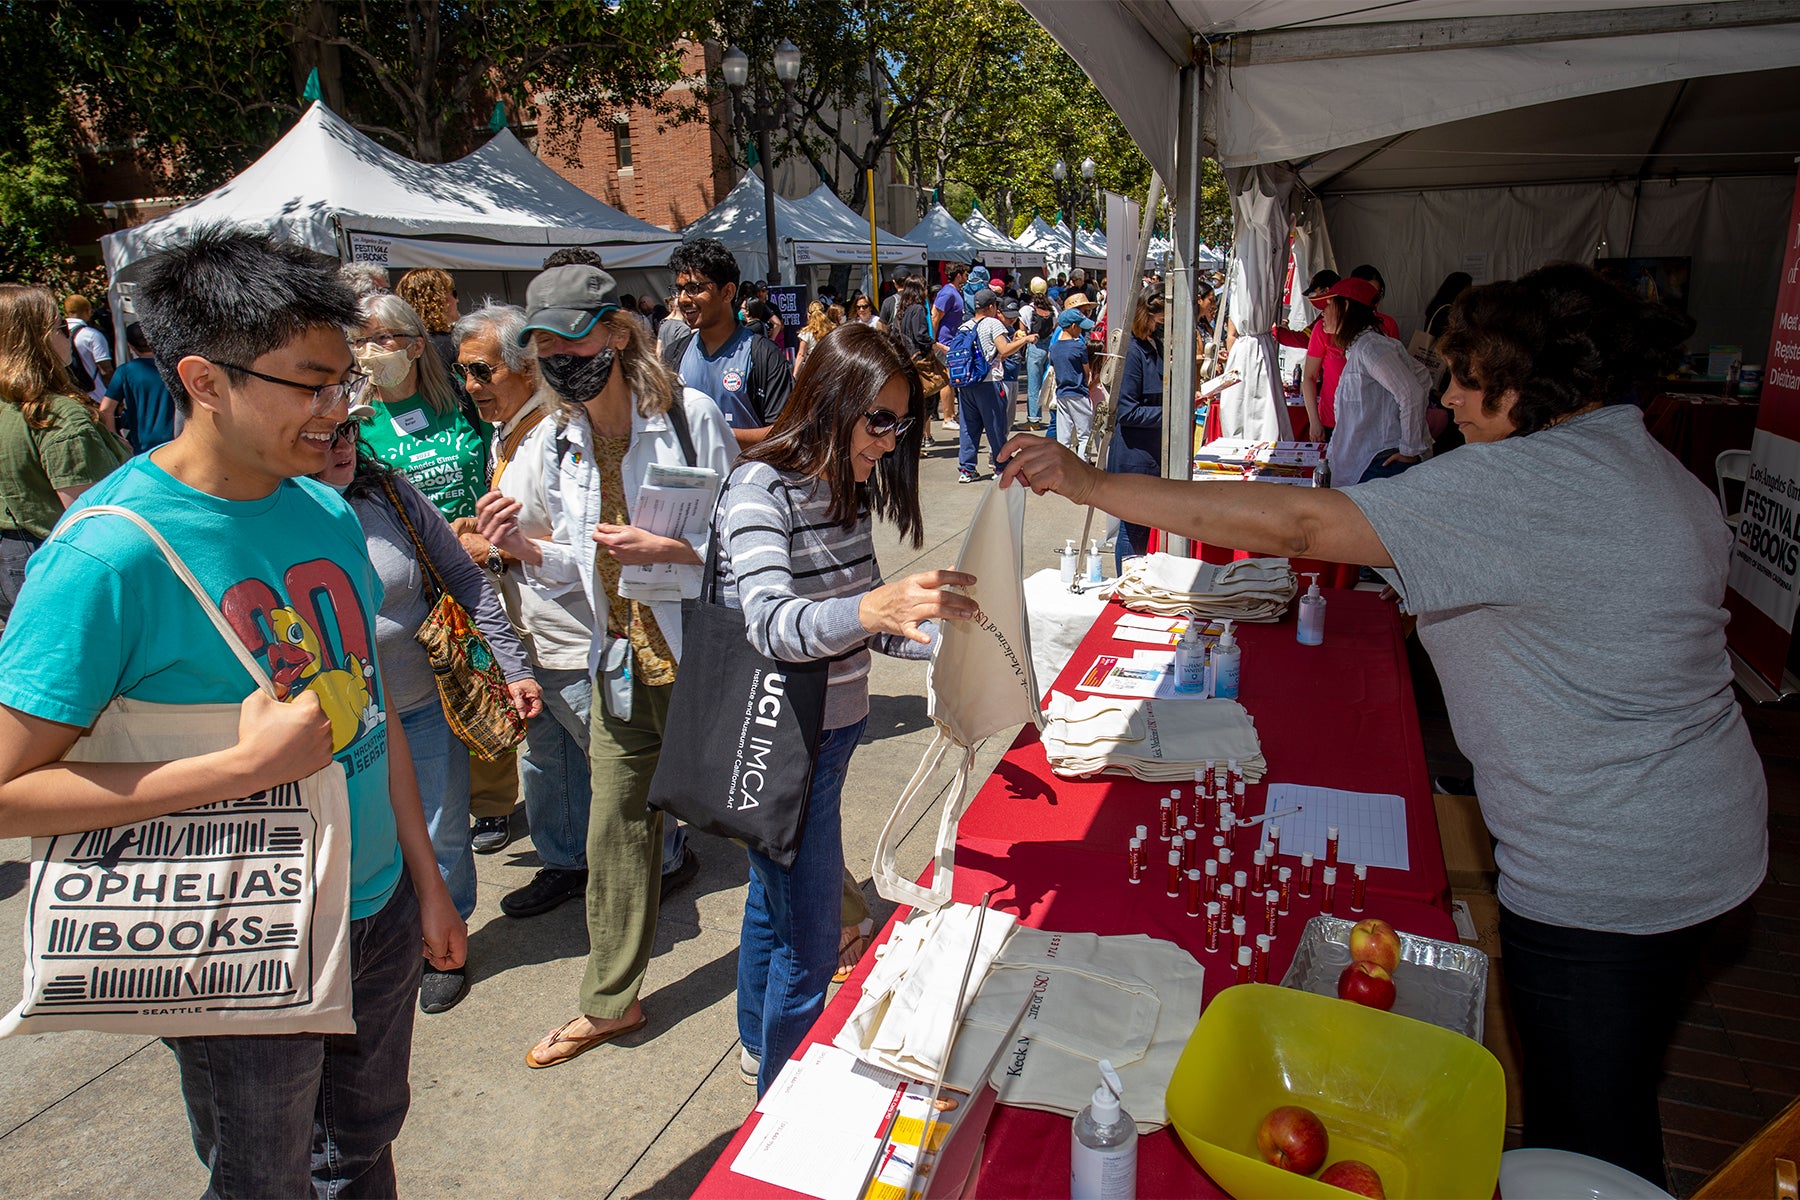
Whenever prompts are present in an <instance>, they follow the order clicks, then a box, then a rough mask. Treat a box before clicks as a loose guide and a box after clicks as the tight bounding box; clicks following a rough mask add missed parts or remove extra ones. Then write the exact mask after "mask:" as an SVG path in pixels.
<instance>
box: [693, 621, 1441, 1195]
mask: <svg viewBox="0 0 1800 1200" xmlns="http://www.w3.org/2000/svg"><path fill="white" fill-rule="evenodd" d="M1328 597H1329V605H1330V607H1329V608H1328V609H1327V614H1328V615H1327V619H1326V624H1325V644H1324V645H1323V646H1301V645H1299V644H1298V643H1297V642H1295V640H1294V625H1293V618H1292V617H1291V616H1290V617H1289V618H1288V619H1287V620H1285V621H1282V622H1281V623H1279V624H1277V625H1251V626H1246V627H1244V630H1243V635H1242V637H1241V638H1240V644H1241V645H1242V646H1243V653H1244V657H1243V664H1244V665H1243V683H1242V688H1241V695H1240V699H1241V701H1242V703H1243V704H1244V706H1245V708H1247V709H1248V710H1249V711H1250V713H1251V715H1252V716H1253V717H1254V718H1255V720H1256V725H1257V731H1258V733H1259V734H1260V735H1261V738H1262V743H1263V754H1264V757H1265V758H1266V759H1267V761H1268V762H1269V764H1270V774H1269V776H1268V778H1269V779H1271V780H1273V781H1276V782H1290V783H1308V784H1319V785H1328V786H1332V787H1341V788H1348V789H1352V790H1356V791H1379V792H1394V793H1397V794H1399V795H1401V796H1403V797H1404V798H1405V799H1406V808H1407V838H1408V843H1409V852H1410V857H1411V862H1412V866H1411V869H1410V870H1408V871H1404V872H1401V871H1389V870H1379V869H1378V870H1373V871H1371V872H1370V888H1369V899H1368V905H1367V912H1366V914H1362V915H1368V916H1379V917H1384V918H1386V919H1387V920H1389V921H1391V922H1392V923H1393V924H1394V925H1395V926H1396V927H1397V928H1399V929H1402V930H1405V931H1407V932H1409V933H1415V934H1419V935H1421V936H1425V937H1434V938H1441V939H1444V940H1446V941H1454V940H1455V939H1456V930H1455V925H1454V924H1453V922H1452V921H1451V919H1450V916H1449V907H1448V906H1449V883H1448V880H1447V878H1446V876H1445V872H1444V856H1443V849H1442V846H1441V844H1440V842H1439V840H1438V831H1437V819H1436V815H1435V810H1434V809H1433V806H1432V801H1431V794H1430V787H1429V784H1428V781H1427V778H1426V774H1425V761H1424V754H1423V750H1422V747H1421V743H1420V740H1419V728H1418V714H1417V709H1416V707H1415V705H1414V703H1413V696H1412V685H1411V682H1410V680H1409V677H1408V674H1407V667H1406V654H1405V649H1404V646H1403V643H1402V641H1401V636H1400V628H1399V623H1398V620H1397V618H1396V616H1395V614H1394V611H1393V607H1392V605H1388V604H1385V603H1383V602H1381V601H1379V600H1377V599H1376V598H1375V597H1374V596H1373V595H1371V594H1369V593H1360V592H1338V591H1332V592H1329V593H1328ZM1122 612H1123V610H1122V609H1121V608H1119V607H1118V606H1117V605H1113V606H1109V607H1108V608H1107V610H1106V611H1105V612H1104V613H1102V614H1101V616H1100V619H1099V620H1098V621H1096V622H1095V624H1094V628H1093V629H1092V630H1091V631H1090V632H1089V634H1088V636H1087V638H1086V639H1085V640H1084V641H1083V642H1082V644H1081V645H1080V647H1079V648H1077V650H1076V652H1075V655H1074V657H1073V658H1072V659H1071V660H1070V662H1069V665H1068V667H1067V668H1066V669H1065V670H1064V672H1063V674H1062V676H1061V677H1060V678H1059V679H1058V680H1057V685H1056V686H1057V688H1058V689H1059V690H1062V691H1065V692H1070V691H1072V689H1073V684H1074V682H1075V680H1077V679H1078V678H1079V677H1080V673H1081V672H1082V671H1085V670H1086V669H1087V667H1088V666H1089V665H1090V664H1091V663H1092V661H1093V659H1094V656H1095V655H1097V654H1100V653H1104V652H1106V651H1107V650H1108V649H1109V648H1110V649H1113V650H1119V649H1124V650H1126V651H1127V652H1128V651H1129V649H1130V648H1132V646H1133V644H1132V643H1126V642H1114V641H1113V639H1112V637H1111V634H1112V630H1113V627H1114V625H1115V623H1116V622H1117V619H1118V617H1119V616H1120V615H1121V614H1122ZM1075 694H1080V693H1075ZM1262 790H1263V789H1262V787H1260V786H1258V787H1253V788H1251V789H1249V792H1250V795H1251V796H1252V798H1253V802H1252V804H1251V805H1250V808H1251V810H1252V812H1255V811H1260V808H1261V799H1262V795H1261V793H1262ZM1167 791H1168V788H1167V787H1163V786H1159V785H1153V784H1147V783H1140V782H1139V781H1137V780H1135V779H1129V778H1116V777H1112V776H1106V777H1102V778H1100V779H1094V780H1067V779H1059V778H1057V777H1056V776H1054V775H1052V774H1051V773H1050V771H1049V768H1048V766H1047V764H1046V762H1045V759H1044V752H1043V749H1042V747H1041V746H1040V745H1039V744H1038V740H1037V731H1036V730H1035V729H1032V728H1027V729H1026V731H1025V732H1024V733H1022V734H1020V736H1019V738H1018V739H1017V740H1016V741H1015V742H1014V743H1013V746H1012V748H1011V749H1010V750H1008V751H1007V753H1006V755H1005V756H1004V757H1003V758H1002V759H1001V761H1000V764H999V766H998V767H997V768H996V770H995V771H994V774H993V775H991V776H990V777H989V778H988V781H987V783H986V784H985V785H984V786H983V787H982V789H981V791H980V792H979V793H978V794H977V795H976V797H975V799H974V801H972V802H971V804H970V806H969V810H968V812H967V813H966V814H965V815H964V817H963V820H962V824H961V826H960V830H959V833H958V837H957V854H956V882H955V888H954V893H955V897H956V899H958V900H961V901H966V902H970V903H973V902H976V901H979V900H980V899H981V896H982V894H983V893H985V892H986V891H988V890H989V889H990V888H991V889H994V891H995V894H994V899H993V902H992V903H993V907H994V908H996V909H998V910H1000V911H1004V912H1009V913H1012V914H1014V915H1015V916H1017V917H1018V919H1019V920H1020V921H1021V922H1023V923H1024V924H1026V925H1029V926H1032V927H1035V928H1041V929H1061V930H1070V931H1088V932H1095V933H1102V934H1125V933H1148V934H1150V935H1151V936H1153V937H1161V938H1167V939H1168V940H1170V941H1173V942H1175V943H1177V944H1178V945H1181V946H1183V947H1184V948H1186V949H1187V950H1189V951H1190V952H1192V953H1193V954H1194V956H1195V957H1196V958H1197V959H1199V961H1200V962H1201V963H1202V964H1204V966H1205V967H1206V986H1205V992H1206V995H1207V997H1208V998H1209V999H1210V998H1211V997H1212V996H1213V995H1214V994H1216V993H1217V992H1218V991H1219V989H1220V988H1222V987H1225V986H1228V985H1229V984H1230V983H1231V982H1232V980H1233V970H1232V967H1231V966H1230V965H1229V964H1228V963H1227V962H1226V961H1225V959H1226V955H1225V953H1224V947H1223V942H1221V950H1220V951H1219V952H1217V953H1208V952H1207V951H1206V949H1205V929H1204V919H1197V918H1192V917H1189V916H1187V914H1186V910H1185V906H1183V905H1182V904H1181V902H1179V901H1177V900H1171V899H1169V898H1168V897H1167V896H1166V895H1165V892H1164V888H1163V886H1162V884H1161V880H1162V876H1161V875H1160V874H1158V873H1157V872H1155V871H1154V870H1153V871H1152V872H1151V873H1150V876H1149V878H1146V879H1145V881H1144V882H1143V883H1142V884H1140V885H1138V886H1135V887H1134V886H1132V885H1131V884H1130V883H1129V882H1128V881H1127V878H1126V875H1127V870H1126V856H1125V842H1126V838H1127V837H1128V836H1129V835H1130V830H1131V828H1132V826H1134V825H1139V824H1147V825H1150V826H1151V827H1152V829H1153V830H1154V827H1155V824H1156V822H1155V815H1156V803H1157V798H1158V797H1159V796H1162V795H1164V794H1166V793H1167ZM1152 846H1153V847H1159V846H1161V843H1160V842H1154V841H1153V842H1152ZM1151 857H1152V858H1153V859H1154V857H1155V856H1154V855H1152V856H1151ZM1241 857H1242V858H1243V859H1244V860H1245V865H1246V868H1247V867H1248V856H1247V855H1244V856H1241ZM1284 857H1285V856H1284ZM1234 865H1235V864H1234ZM1165 869H1166V864H1165ZM1343 874H1344V875H1345V876H1346V877H1347V876H1348V872H1347V871H1345V872H1343ZM1318 904H1319V895H1318V891H1317V889H1316V888H1315V890H1314V894H1313V898H1312V899H1311V900H1303V899H1301V898H1299V897H1298V896H1295V897H1294V898H1293V903H1292V911H1291V912H1290V913H1289V915H1287V916H1285V917H1283V918H1281V922H1280V929H1279V932H1278V935H1277V940H1276V944H1275V950H1274V953H1273V955H1272V957H1271V963H1270V978H1271V979H1272V980H1275V981H1279V980H1280V978H1281V976H1282V974H1283V972H1285V971H1286V970H1287V965H1288V960H1289V959H1290V958H1291V957H1292V955H1293V949H1294V944H1295V941H1296V940H1297V935H1298V933H1299V931H1300V930H1301V929H1302V928H1303V927H1304V925H1305V923H1306V921H1307V920H1308V919H1309V918H1311V917H1312V916H1314V915H1316V914H1317V913H1318ZM1249 912H1250V913H1251V915H1252V916H1255V915H1257V914H1259V913H1260V912H1261V907H1260V904H1259V903H1253V904H1252V905H1251V906H1250V908H1249ZM906 913H907V910H905V909H902V910H900V912H898V913H896V914H895V920H896V921H897V920H901V919H904V917H905V915H906ZM1337 915H1339V916H1348V915H1350V912H1349V890H1348V883H1347V882H1345V881H1342V880H1340V885H1339V897H1338V904H1337ZM1253 924H1254V922H1253ZM891 927H892V923H891V922H890V925H889V928H890V929H891ZM887 932H888V930H886V929H884V930H883V931H882V937H883V938H885V937H886V935H887ZM873 961H874V956H873V955H870V956H868V957H867V958H865V959H864V961H863V965H862V966H861V967H859V968H858V970H857V972H856V974H855V975H853V976H852V977H851V979H850V981H849V982H848V983H846V984H845V985H844V986H843V987H842V988H841V989H840V990H839V991H838V993H837V995H836V996H834V997H833V998H832V1001H831V1003H830V1004H829V1005H827V1006H826V1009H825V1011H824V1013H823V1014H822V1015H821V1016H820V1018H819V1021H818V1024H816V1025H815V1026H814V1027H813V1030H812V1032H811V1034H810V1035H809V1036H808V1042H809V1043H810V1042H813V1041H829V1040H830V1039H831V1037H832V1036H833V1035H834V1034H835V1033H836V1032H837V1030H838V1029H839V1028H840V1027H842V1025H843V1023H844V1021H845V1020H846V1019H847V1018H848V1017H849V1015H850V1012H851V1010H852V1009H853V1008H854V1007H855V1004H856V999H857V996H858V995H859V993H860V989H861V983H862V978H863V976H864V975H866V974H867V972H868V970H869V967H870V966H871V965H872V963H873ZM1128 1107H1129V1105H1128ZM757 1120H758V1118H757V1116H756V1114H755V1113H752V1114H751V1115H750V1117H749V1119H748V1120H747V1121H746V1122H745V1124H744V1127H743V1128H742V1129H740V1130H739V1131H738V1133H737V1136H736V1137H734V1138H733V1139H732V1141H731V1143H730V1144H729V1145H728V1146H726V1147H725V1150H724V1152H723V1153H722V1154H721V1155H720V1156H719V1160H718V1162H717V1163H716V1164H715V1165H714V1167H713V1169H712V1171H711V1172H710V1173H709V1174H708V1175H707V1177H706V1179H705V1180H703V1181H702V1183H701V1185H700V1187H699V1189H698V1190H697V1191H696V1193H695V1194H696V1195H697V1196H702V1197H715V1198H718V1197H761V1196H791V1195H794V1194H795V1193H791V1192H787V1191H784V1190H783V1189H781V1188H776V1187H771V1186H770V1185H768V1184H764V1183H761V1182H759V1181H757V1180H754V1179H749V1178H747V1177H745V1176H742V1175H737V1174H735V1173H733V1172H732V1171H731V1169H730V1164H731V1161H732V1160H733V1159H734V1158H736V1157H737V1153H738V1151H739V1150H740V1149H741V1148H742V1146H743V1144H744V1141H745V1140H746V1138H748V1136H749V1134H750V1131H751V1130H752V1129H753V1128H754V1127H755V1124H756V1121H757ZM1068 1142H1069V1121H1068V1118H1066V1117H1060V1116H1056V1115H1054V1114H1051V1113H1044V1112H1037V1111H1034V1110H1030V1109H1023V1108H1010V1107H1006V1106H1001V1107H999V1108H997V1109H996V1110H995V1113H994V1118H993V1121H992V1123H991V1124H990V1125H989V1127H988V1132H987V1142H986V1144H985V1146H984V1148H983V1150H982V1165H981V1172H980V1175H979V1178H978V1179H977V1181H976V1187H975V1192H974V1194H975V1195H976V1196H980V1197H1003V1196H1005V1197H1010V1196H1018V1197H1054V1196H1062V1195H1067V1194H1068V1186H1069V1160H1068V1153H1067V1146H1068ZM1138 1192H1139V1194H1140V1195H1143V1196H1172V1195H1186V1196H1205V1197H1222V1196H1224V1195H1225V1193H1224V1192H1222V1191H1221V1190H1219V1189H1218V1188H1217V1187H1216V1186H1215V1185H1214V1184H1213V1183H1212V1181H1211V1180H1210V1179H1208V1178H1207V1177H1206V1176H1205V1175H1204V1174H1203V1173H1201V1171H1200V1169H1199V1167H1197V1166H1196V1165H1195V1164H1194V1161H1193V1159H1192V1158H1191V1157H1190V1156H1189V1155H1188V1153H1187V1150H1186V1149H1185V1148H1184V1147H1183V1146H1182V1145H1181V1142H1180V1139H1179V1138H1178V1137H1177V1136H1176V1135H1175V1132H1174V1130H1173V1129H1168V1128H1165V1129H1163V1130H1160V1131H1158V1132H1157V1133H1155V1134H1152V1135H1149V1136H1146V1137H1144V1138H1141V1139H1140V1140H1139V1143H1138Z"/></svg>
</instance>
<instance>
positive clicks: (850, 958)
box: [831, 925, 875, 983]
mask: <svg viewBox="0 0 1800 1200" xmlns="http://www.w3.org/2000/svg"><path fill="white" fill-rule="evenodd" d="M874 940H875V933H874V931H873V930H870V931H869V932H867V933H864V932H863V931H862V930H861V929H860V928H859V927H857V926H855V925H846V926H844V932H843V936H842V937H841V938H840V939H839V941H838V966H837V971H836V972H835V973H834V974H833V975H832V976H831V982H833V983H842V982H844V981H845V980H846V979H848V978H850V975H851V973H852V972H854V971H855V970H856V964H857V963H859V962H861V961H862V956H863V955H864V954H867V953H868V951H869V944H870V943H871V942H873V941H874Z"/></svg>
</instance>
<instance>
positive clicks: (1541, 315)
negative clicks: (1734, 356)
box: [1438, 262, 1694, 434]
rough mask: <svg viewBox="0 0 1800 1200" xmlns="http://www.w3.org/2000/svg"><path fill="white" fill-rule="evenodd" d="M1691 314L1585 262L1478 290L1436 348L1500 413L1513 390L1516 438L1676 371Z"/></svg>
mask: <svg viewBox="0 0 1800 1200" xmlns="http://www.w3.org/2000/svg"><path fill="white" fill-rule="evenodd" d="M1693 331H1694V322H1693V320H1692V318H1690V317H1688V316H1687V315H1686V314H1685V313H1678V312H1676V311H1674V310H1673V309H1670V308H1666V307H1664V306H1663V305H1660V304H1653V303H1650V302H1649V301H1646V300H1643V299H1640V298H1639V297H1638V296H1636V295H1634V294H1632V293H1631V292H1628V291H1626V290H1624V289H1623V288H1620V287H1618V286H1617V285H1615V284H1613V283H1611V282H1609V281H1608V280H1607V279H1606V278H1605V277H1603V276H1602V275H1600V273H1599V272H1597V271H1595V270H1594V269H1593V268H1591V267H1585V266H1582V265H1580V264H1579V263H1570V262H1563V263H1552V264H1551V265H1550V266H1547V267H1539V268H1538V269H1537V270H1535V271H1532V272H1531V273H1529V274H1527V275H1523V276H1520V277H1519V278H1518V279H1514V280H1508V281H1505V282H1501V283H1490V284H1487V285H1486V286H1483V287H1473V288H1470V289H1469V290H1468V291H1466V292H1464V293H1463V294H1462V296H1461V298H1460V299H1458V300H1457V302H1456V304H1455V305H1454V306H1453V307H1452V308H1451V310H1450V326H1449V328H1448V329H1446V330H1445V331H1444V336H1443V337H1442V338H1440V339H1439V340H1438V352H1439V353H1441V354H1442V355H1443V356H1444V358H1445V359H1446V360H1447V361H1448V362H1449V364H1450V371H1451V374H1452V375H1454V376H1455V378H1456V382H1457V383H1458V384H1460V385H1462V386H1463V387H1465V388H1469V389H1471V390H1474V391H1478V392H1480V393H1481V406H1482V410H1483V411H1484V412H1486V413H1489V414H1490V415H1491V414H1493V413H1496V412H1498V411H1500V403H1501V399H1502V397H1504V396H1505V395H1506V394H1507V393H1508V392H1513V393H1516V395H1517V397H1518V400H1517V402H1516V403H1515V404H1514V406H1513V410H1512V421H1513V426H1514V428H1515V429H1516V430H1517V432H1518V433H1520V434H1530V433H1536V432H1538V431H1539V430H1541V429H1548V428H1549V427H1550V426H1552V425H1554V424H1556V422H1558V421H1559V420H1561V419H1562V418H1564V417H1567V416H1569V415H1570V414H1571V413H1575V412H1579V411H1581V410H1582V409H1585V408H1591V407H1593V406H1594V405H1596V404H1614V403H1618V402H1619V401H1621V400H1624V399H1625V398H1626V397H1627V396H1628V395H1629V394H1630V392H1631V391H1632V389H1633V387H1635V386H1636V385H1637V384H1638V383H1639V382H1640V381H1642V380H1644V379H1647V378H1649V377H1651V376H1653V375H1655V374H1657V373H1658V372H1659V371H1662V370H1665V369H1666V368H1668V367H1669V366H1672V365H1673V363H1674V361H1675V358H1676V356H1677V355H1678V354H1679V352H1680V346H1681V343H1682V342H1683V341H1684V340H1686V338H1687V336H1688V335H1689V334H1691V333H1692V332H1693Z"/></svg>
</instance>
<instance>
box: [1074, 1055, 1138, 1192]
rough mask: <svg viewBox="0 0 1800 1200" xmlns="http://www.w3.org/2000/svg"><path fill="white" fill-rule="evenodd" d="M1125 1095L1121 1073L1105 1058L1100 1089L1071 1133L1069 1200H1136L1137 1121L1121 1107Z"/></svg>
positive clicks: (1076, 1118)
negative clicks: (1121, 1099)
mask: <svg viewBox="0 0 1800 1200" xmlns="http://www.w3.org/2000/svg"><path fill="white" fill-rule="evenodd" d="M1124 1092H1125V1087H1124V1085H1123V1084H1121V1083H1120V1082H1119V1073H1118V1072H1117V1071H1115V1070H1113V1065H1112V1063H1111V1062H1109V1061H1107V1060H1106V1059H1104V1058H1103V1059H1101V1060H1100V1086H1099V1087H1097V1088H1095V1089H1094V1098H1093V1100H1092V1101H1091V1102H1090V1103H1089V1104H1088V1106H1087V1107H1086V1108H1084V1109H1082V1110H1081V1111H1080V1112H1079V1113H1077V1114H1076V1115H1075V1124H1074V1128H1073V1129H1072V1130H1071V1131H1070V1142H1069V1196H1070V1200H1136V1197H1137V1141H1138V1132H1137V1122H1135V1121H1133V1120H1132V1119H1131V1114H1130V1113H1128V1112H1126V1111H1125V1110H1124V1109H1123V1108H1121V1107H1120V1106H1119V1099H1120V1097H1121V1096H1123V1095H1124Z"/></svg>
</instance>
